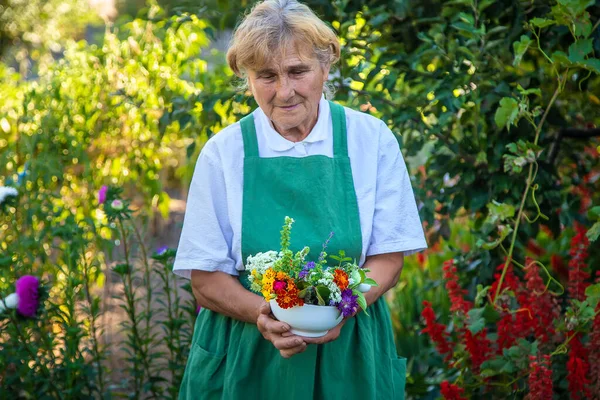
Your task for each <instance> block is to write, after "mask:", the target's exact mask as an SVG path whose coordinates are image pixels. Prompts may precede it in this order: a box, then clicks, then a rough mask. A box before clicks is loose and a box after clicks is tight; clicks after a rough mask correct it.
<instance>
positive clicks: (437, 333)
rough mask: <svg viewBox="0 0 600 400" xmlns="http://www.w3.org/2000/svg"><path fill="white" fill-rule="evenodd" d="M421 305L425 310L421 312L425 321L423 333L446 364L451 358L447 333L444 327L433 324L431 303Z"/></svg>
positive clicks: (433, 316) (425, 302) (426, 302)
mask: <svg viewBox="0 0 600 400" xmlns="http://www.w3.org/2000/svg"><path fill="white" fill-rule="evenodd" d="M423 305H424V306H425V308H424V309H423V311H422V312H421V316H422V317H423V319H424V320H425V329H423V333H428V334H429V338H430V339H431V341H432V342H433V343H435V347H436V349H437V351H438V352H439V353H440V354H441V355H442V356H444V360H445V361H446V362H448V361H449V360H450V358H451V357H452V347H451V346H450V342H449V341H448V333H447V332H446V325H444V324H440V323H437V322H435V313H434V312H433V308H431V303H430V302H428V301H424V302H423Z"/></svg>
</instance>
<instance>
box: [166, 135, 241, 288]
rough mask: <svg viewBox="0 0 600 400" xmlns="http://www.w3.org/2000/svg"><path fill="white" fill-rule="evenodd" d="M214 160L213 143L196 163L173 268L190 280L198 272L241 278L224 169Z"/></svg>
mask: <svg viewBox="0 0 600 400" xmlns="http://www.w3.org/2000/svg"><path fill="white" fill-rule="evenodd" d="M214 158H216V157H214V156H211V152H210V141H209V142H208V143H207V144H206V145H205V147H204V149H203V150H202V152H201V153H200V156H199V157H198V161H197V162H196V167H195V169H194V175H193V177H192V182H191V185H190V190H189V194H188V201H187V205H186V210H185V217H184V220H183V228H182V231H181V237H180V239H179V246H178V248H177V255H176V257H175V264H174V265H173V272H174V273H175V274H177V275H180V276H182V277H184V278H188V279H190V277H191V274H192V270H194V269H196V270H202V271H222V272H226V273H228V274H231V275H237V274H238V272H237V270H236V268H235V261H234V260H233V258H232V257H231V240H232V237H233V232H232V228H231V224H230V222H229V217H228V210H227V191H226V189H225V180H224V175H223V169H222V167H221V166H220V165H219V163H218V162H216V161H214V160H213V159H214Z"/></svg>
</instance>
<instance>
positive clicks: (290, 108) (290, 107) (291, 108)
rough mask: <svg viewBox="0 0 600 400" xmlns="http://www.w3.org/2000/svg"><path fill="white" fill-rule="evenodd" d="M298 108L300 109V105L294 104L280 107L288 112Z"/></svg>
mask: <svg viewBox="0 0 600 400" xmlns="http://www.w3.org/2000/svg"><path fill="white" fill-rule="evenodd" d="M296 107H298V104H294V105H293V106H279V108H281V109H283V110H286V111H290V110H293V109H294V108H296Z"/></svg>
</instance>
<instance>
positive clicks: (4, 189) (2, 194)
mask: <svg viewBox="0 0 600 400" xmlns="http://www.w3.org/2000/svg"><path fill="white" fill-rule="evenodd" d="M17 194H19V192H17V189H15V188H13V187H10V186H0V204H2V203H4V200H6V198H7V197H9V196H16V195H17Z"/></svg>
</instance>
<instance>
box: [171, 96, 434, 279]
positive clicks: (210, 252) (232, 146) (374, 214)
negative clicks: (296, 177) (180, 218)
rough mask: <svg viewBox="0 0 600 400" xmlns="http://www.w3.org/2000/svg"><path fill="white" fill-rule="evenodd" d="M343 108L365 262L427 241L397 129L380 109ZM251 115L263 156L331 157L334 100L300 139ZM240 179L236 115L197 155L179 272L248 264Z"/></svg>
mask: <svg viewBox="0 0 600 400" xmlns="http://www.w3.org/2000/svg"><path fill="white" fill-rule="evenodd" d="M345 112H346V128H347V132H348V155H349V157H350V165H351V167H352V177H353V179H354V188H355V191H356V196H357V201H358V209H359V214H360V227H361V232H362V255H361V259H360V265H362V263H364V261H365V257H366V256H371V255H375V254H384V253H393V252H399V251H403V252H404V254H405V255H410V254H413V253H415V252H417V251H420V250H423V249H425V248H427V243H426V241H425V236H424V234H423V228H422V226H421V221H420V218H419V214H418V211H417V206H416V202H415V197H414V194H413V191H412V187H411V184H410V178H409V176H408V171H407V169H406V164H405V163H404V158H403V157H402V153H401V152H400V146H399V145H398V141H397V140H396V138H395V136H394V134H393V133H392V132H391V131H390V129H389V128H388V127H387V126H386V125H385V124H384V123H383V122H382V121H381V120H379V119H377V118H375V117H372V116H370V115H367V114H364V113H361V112H358V111H354V110H351V109H349V108H345ZM253 115H254V123H255V126H256V132H257V140H258V151H259V156H260V157H264V158H268V157H281V156H288V157H307V156H313V155H326V156H328V157H333V127H332V125H331V117H330V110H329V103H328V102H327V101H326V100H325V99H324V98H322V99H321V101H320V103H319V117H318V120H317V123H316V125H315V126H314V128H313V129H312V131H311V132H310V134H309V135H308V136H307V137H306V138H305V139H304V140H303V141H301V142H297V143H294V142H291V141H289V140H287V139H285V138H284V137H283V136H281V135H280V134H279V133H277V131H275V129H274V128H273V126H272V124H271V121H270V120H269V119H268V118H267V116H266V115H265V114H264V113H263V111H262V110H261V109H260V108H258V109H256V110H255V111H254V112H253ZM290 179H293V177H290ZM243 182H244V143H243V138H242V130H241V127H240V123H239V122H238V123H235V124H233V125H231V126H229V127H227V128H225V129H223V130H222V131H220V132H219V133H218V134H216V135H215V136H213V137H211V138H210V140H208V142H206V144H205V145H204V148H203V149H202V152H201V153H200V156H199V157H198V161H197V163H196V167H195V170H194V176H193V178H192V183H191V186H190V190H189V195H188V202H187V208H186V212H185V218H184V222H183V229H182V232H181V238H180V240H179V247H178V249H177V256H176V258H175V264H174V266H173V271H174V272H175V273H176V274H177V275H180V276H182V277H185V278H188V279H189V278H190V277H191V270H193V269H198V270H202V271H223V272H226V273H228V274H231V275H238V272H239V271H240V270H243V269H244V267H243V264H242V247H241V237H242V232H241V227H242V195H243ZM271 250H279V249H271Z"/></svg>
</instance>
